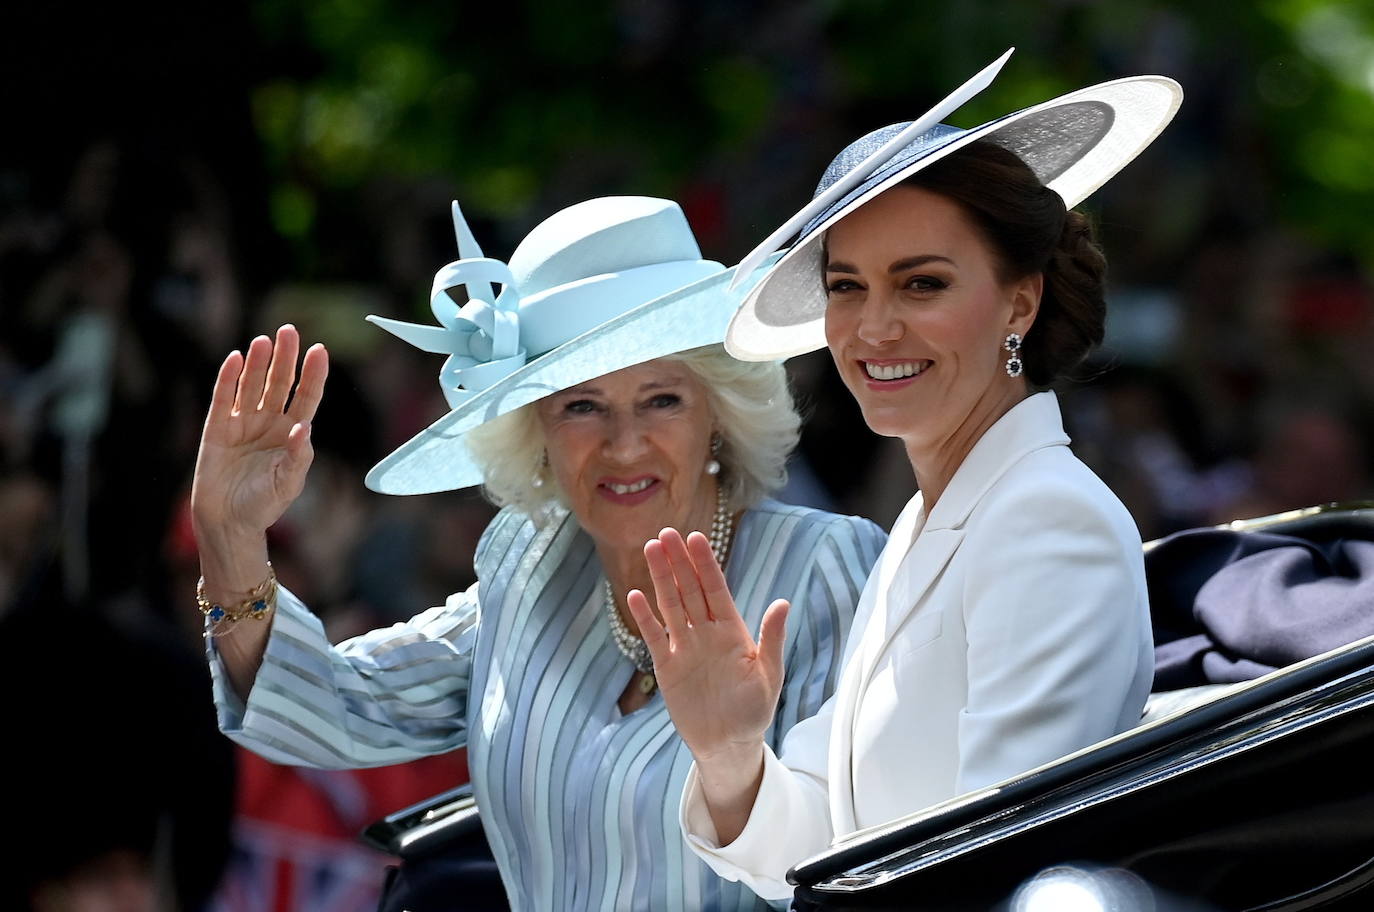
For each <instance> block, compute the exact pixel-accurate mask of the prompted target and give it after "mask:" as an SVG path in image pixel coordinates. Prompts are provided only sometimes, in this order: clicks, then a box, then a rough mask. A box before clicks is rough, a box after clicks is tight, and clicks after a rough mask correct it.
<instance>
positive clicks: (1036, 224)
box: [903, 140, 1107, 389]
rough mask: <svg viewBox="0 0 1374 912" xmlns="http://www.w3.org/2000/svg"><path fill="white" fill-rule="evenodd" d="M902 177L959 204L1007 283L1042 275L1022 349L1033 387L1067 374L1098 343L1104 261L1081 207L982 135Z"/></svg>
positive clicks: (1104, 310) (1101, 326) (1103, 311)
mask: <svg viewBox="0 0 1374 912" xmlns="http://www.w3.org/2000/svg"><path fill="white" fill-rule="evenodd" d="M903 183H905V184H907V185H909V186H914V187H920V188H922V189H924V190H929V191H931V192H932V193H938V194H940V195H941V196H944V197H948V198H949V199H952V200H954V201H955V202H956V203H959V204H960V205H961V206H962V207H963V208H964V211H965V212H966V213H968V215H969V216H971V217H972V220H973V223H974V225H976V226H977V227H978V229H979V230H980V231H981V232H982V234H983V237H984V238H985V239H986V240H987V241H988V242H989V244H991V246H992V249H993V252H994V253H995V254H996V256H997V260H998V265H999V272H1000V275H999V278H1001V280H1002V281H1003V282H1012V281H1015V280H1017V279H1021V278H1025V277H1026V276H1028V275H1032V274H1034V273H1037V272H1039V273H1043V274H1044V276H1045V287H1044V293H1043V294H1042V295H1041V297H1040V310H1039V313H1038V314H1037V315H1036V317H1035V322H1034V324H1033V325H1032V326H1031V328H1030V330H1029V331H1027V332H1026V333H1025V340H1024V341H1023V342H1022V348H1021V360H1022V362H1023V363H1024V364H1025V377H1026V379H1027V380H1028V381H1029V382H1030V385H1031V386H1032V387H1036V388H1042V389H1043V388H1044V387H1047V386H1049V385H1050V384H1051V383H1053V382H1054V381H1055V380H1057V379H1059V378H1060V377H1063V376H1065V375H1067V374H1068V373H1069V372H1070V371H1072V370H1073V369H1074V368H1075V367H1077V366H1078V365H1079V364H1081V363H1082V361H1083V359H1084V358H1086V357H1087V356H1088V353H1089V352H1091V351H1092V349H1093V348H1095V347H1096V346H1097V345H1099V344H1101V342H1102V333H1103V329H1104V324H1105V322H1106V317H1107V304H1106V300H1105V296H1104V291H1103V283H1104V279H1105V276H1106V271H1107V260H1106V258H1105V257H1103V255H1102V249H1101V248H1100V247H1098V246H1097V243H1096V242H1095V241H1094V240H1093V232H1092V226H1091V225H1090V224H1089V223H1088V219H1087V217H1086V216H1084V215H1083V214H1082V213H1080V212H1075V211H1073V210H1068V211H1066V210H1065V209H1064V201H1063V199H1061V198H1060V196H1059V194H1058V193H1055V192H1054V191H1053V190H1050V189H1049V188H1047V187H1046V186H1045V185H1044V184H1042V183H1041V182H1040V179H1039V178H1038V177H1036V176H1035V172H1033V171H1031V169H1030V168H1029V167H1028V166H1027V165H1026V163H1025V162H1023V161H1022V160H1021V159H1020V158H1019V157H1017V155H1016V154H1015V153H1013V152H1010V151H1008V150H1007V149H1005V148H1003V147H1002V146H999V145H997V144H996V143H994V142H991V141H988V140H977V141H975V142H971V143H969V144H968V145H967V146H965V147H963V148H962V149H960V150H958V151H957V152H952V153H950V154H949V155H947V156H945V157H944V158H942V159H939V160H938V161H936V162H933V163H932V164H931V165H929V166H928V167H926V168H923V169H922V170H920V171H918V172H916V173H915V174H914V175H912V176H911V177H909V178H907V179H906V180H905V181H904V182H903Z"/></svg>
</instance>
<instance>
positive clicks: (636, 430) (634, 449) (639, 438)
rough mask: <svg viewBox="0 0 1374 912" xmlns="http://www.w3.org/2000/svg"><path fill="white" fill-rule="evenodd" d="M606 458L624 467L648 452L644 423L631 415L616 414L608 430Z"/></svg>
mask: <svg viewBox="0 0 1374 912" xmlns="http://www.w3.org/2000/svg"><path fill="white" fill-rule="evenodd" d="M604 446H605V450H606V456H607V457H608V458H609V459H610V460H612V461H614V462H618V463H621V464H624V465H629V464H631V463H633V462H635V461H636V460H638V459H639V458H640V457H642V456H643V455H644V454H645V453H646V452H648V449H649V446H648V437H647V435H646V434H645V429H644V426H643V423H642V422H641V421H640V420H639V418H638V416H636V415H634V414H633V413H632V412H631V413H628V414H627V413H625V412H616V413H615V414H613V415H612V416H611V418H610V421H609V423H608V425H607V428H606V441H605V444H604Z"/></svg>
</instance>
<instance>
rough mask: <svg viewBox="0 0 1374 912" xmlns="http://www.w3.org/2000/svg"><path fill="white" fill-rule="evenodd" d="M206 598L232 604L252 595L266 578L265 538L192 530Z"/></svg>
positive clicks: (261, 535)
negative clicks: (198, 555) (233, 601)
mask: <svg viewBox="0 0 1374 912" xmlns="http://www.w3.org/2000/svg"><path fill="white" fill-rule="evenodd" d="M193 531H194V534H195V537H196V549H197V551H198V552H199V554H200V573H201V576H202V577H203V578H204V580H205V592H206V594H207V595H208V596H209V597H210V598H212V599H215V600H224V599H228V600H233V599H235V598H242V597H244V596H245V595H246V594H247V593H250V592H252V591H253V590H254V589H256V588H257V587H258V586H259V585H261V583H262V581H263V580H264V579H265V578H266V577H267V573H268V560H267V534H266V533H265V532H259V533H256V534H254V533H232V532H228V531H226V530H225V529H222V528H213V527H210V528H205V527H202V526H201V525H200V524H199V523H196V524H195V525H194V528H193Z"/></svg>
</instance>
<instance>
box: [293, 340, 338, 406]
mask: <svg viewBox="0 0 1374 912" xmlns="http://www.w3.org/2000/svg"><path fill="white" fill-rule="evenodd" d="M328 376H329V352H328V351H326V350H325V347H324V346H323V345H321V344H320V343H318V342H316V343H315V344H314V345H312V346H310V348H309V350H307V351H306V353H305V361H304V363H302V364H301V382H300V383H299V384H298V385H297V386H296V395H295V397H294V398H292V400H291V408H290V409H288V410H287V412H286V413H287V414H288V415H290V416H291V417H292V418H295V419H296V420H297V421H303V422H306V423H309V422H311V421H313V420H314V419H315V410H316V409H317V408H319V407H320V399H322V398H323V397H324V381H325V378H326V377H328Z"/></svg>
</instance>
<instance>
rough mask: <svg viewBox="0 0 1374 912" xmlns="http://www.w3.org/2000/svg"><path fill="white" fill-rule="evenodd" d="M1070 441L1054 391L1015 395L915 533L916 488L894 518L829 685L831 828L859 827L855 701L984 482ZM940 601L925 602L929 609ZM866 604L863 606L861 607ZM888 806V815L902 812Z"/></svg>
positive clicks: (945, 559)
mask: <svg viewBox="0 0 1374 912" xmlns="http://www.w3.org/2000/svg"><path fill="white" fill-rule="evenodd" d="M1068 442H1069V438H1068V436H1067V435H1066V434H1065V433H1064V431H1063V422H1062V419H1061V418H1060V414H1059V402H1058V400H1057V399H1056V398H1055V396H1054V394H1053V393H1036V394H1034V395H1032V396H1029V397H1027V398H1026V399H1024V400H1022V401H1021V402H1019V403H1017V405H1016V406H1014V407H1013V408H1012V409H1011V410H1010V411H1009V412H1007V414H1006V415H1003V416H1002V418H1001V419H1000V420H998V422H997V423H996V424H994V425H993V426H992V427H991V428H989V429H988V431H987V433H985V434H984V435H983V437H982V438H981V439H980V440H979V441H978V443H977V444H975V445H974V448H973V449H972V450H971V451H970V452H969V454H968V456H967V457H966V458H965V459H964V462H963V463H962V464H961V465H960V467H959V469H958V470H957V471H956V472H955V474H954V477H953V478H951V479H950V483H949V485H948V487H946V488H945V491H944V493H943V494H941V495H940V499H939V501H937V502H936V504H935V506H934V508H933V509H932V510H931V512H930V515H929V516H928V517H926V518H925V523H924V525H923V526H922V528H921V531H920V533H919V534H914V533H915V528H916V524H917V522H919V521H920V519H921V517H922V516H923V503H922V501H921V495H919V494H918V495H916V497H914V498H912V501H911V502H910V503H909V504H907V507H906V509H904V510H903V511H902V514H901V516H899V517H898V518H897V522H896V523H894V524H893V527H892V534H891V536H890V537H889V539H888V547H887V548H885V549H884V550H883V554H882V556H881V558H880V559H879V562H878V566H877V567H876V568H875V570H874V572H873V574H872V575H871V576H870V577H869V581H868V585H867V586H866V587H865V589H864V597H863V599H861V601H860V608H859V611H860V615H861V621H862V625H863V626H862V628H860V627H859V626H858V624H857V623H856V628H855V630H854V631H853V632H852V634H851V640H850V643H849V646H848V647H847V649H846V658H845V662H844V672H843V673H842V675H841V677H840V684H839V687H838V689H837V690H836V693H835V716H834V719H833V720H832V725H831V729H830V755H829V763H828V767H829V775H830V778H831V782H830V789H829V792H830V819H831V823H832V824H833V826H834V829H835V835H836V836H837V837H838V836H844V835H847V834H849V833H852V832H854V831H855V830H857V829H858V828H859V827H858V822H857V819H856V814H855V809H854V765H853V764H854V758H853V745H854V721H855V718H856V712H857V708H858V704H859V701H860V700H862V699H863V693H864V690H865V689H866V688H867V687H868V682H869V679H870V678H871V677H872V674H873V672H874V670H875V669H876V668H877V666H878V662H879V660H880V659H881V658H882V656H883V653H884V652H886V651H887V649H888V648H889V647H890V646H891V645H892V642H893V640H894V639H895V638H898V637H899V636H900V634H901V629H902V627H903V626H904V625H905V624H907V623H908V622H909V621H910V620H911V618H912V616H913V615H914V614H915V613H916V609H917V606H919V605H921V603H922V602H923V601H924V600H925V595H926V592H927V591H928V590H929V589H930V587H931V586H932V585H934V583H935V581H936V580H938V579H939V577H940V574H941V573H942V572H943V571H944V569H945V566H946V565H947V564H948V563H949V561H950V559H951V558H952V557H953V556H954V553H955V552H956V551H957V550H958V549H959V543H960V542H961V541H963V538H964V529H963V526H964V523H965V522H966V521H967V519H968V516H969V514H970V513H972V512H973V508H974V507H975V506H977V504H978V501H979V500H981V499H982V497H983V494H984V493H986V492H987V490H988V488H989V487H991V486H992V484H993V483H994V482H995V481H996V480H997V479H998V478H1000V477H1001V476H1002V474H1003V473H1004V472H1006V470H1007V469H1008V468H1010V467H1011V466H1012V465H1013V464H1014V463H1015V462H1016V461H1017V460H1019V459H1021V458H1022V457H1024V456H1025V455H1026V454H1027V453H1030V452H1032V451H1033V450H1037V449H1040V448H1042V447H1046V446H1062V445H1065V444H1067V443H1068ZM942 607H943V606H938V605H931V606H928V608H929V610H941V608H942ZM865 609H867V610H866V611H865ZM900 812H901V811H900V809H895V810H894V816H896V814H898V813H900Z"/></svg>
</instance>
